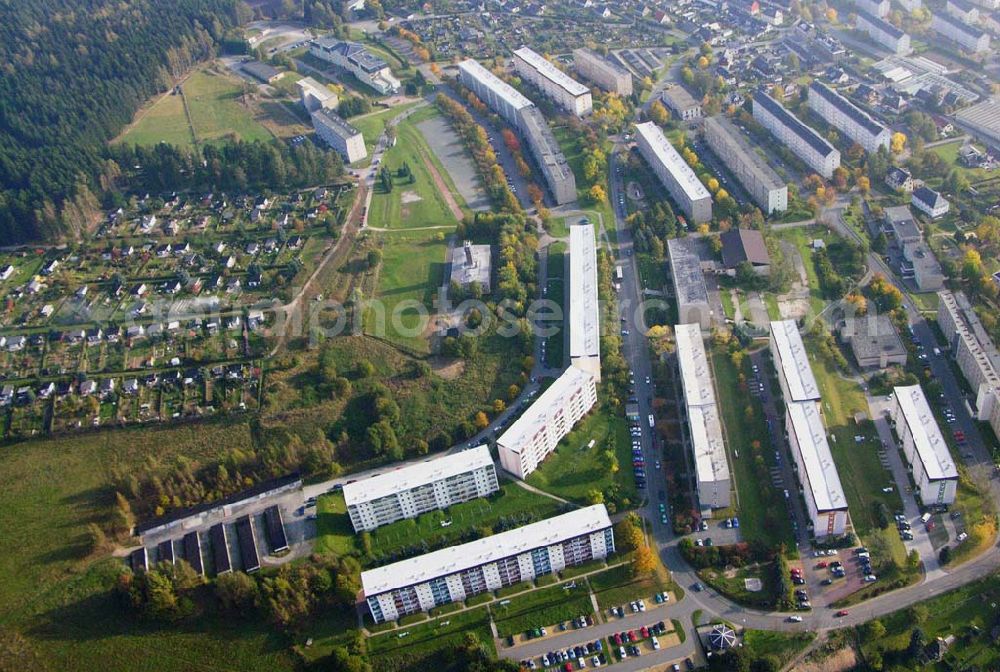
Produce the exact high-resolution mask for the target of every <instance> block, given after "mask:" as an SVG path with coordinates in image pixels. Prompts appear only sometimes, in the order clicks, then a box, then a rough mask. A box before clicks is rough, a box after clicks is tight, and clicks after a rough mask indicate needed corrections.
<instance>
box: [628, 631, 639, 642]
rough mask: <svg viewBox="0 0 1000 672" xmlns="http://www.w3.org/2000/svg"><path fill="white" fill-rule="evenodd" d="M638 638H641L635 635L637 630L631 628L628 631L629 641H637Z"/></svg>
mask: <svg viewBox="0 0 1000 672" xmlns="http://www.w3.org/2000/svg"><path fill="white" fill-rule="evenodd" d="M637 639H639V638H638V637H636V636H635V630H629V631H628V641H630V642H635V641H636V640H637Z"/></svg>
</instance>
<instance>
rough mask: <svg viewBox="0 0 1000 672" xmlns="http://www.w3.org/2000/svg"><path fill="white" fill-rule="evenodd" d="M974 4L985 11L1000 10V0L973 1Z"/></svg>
mask: <svg viewBox="0 0 1000 672" xmlns="http://www.w3.org/2000/svg"><path fill="white" fill-rule="evenodd" d="M973 2H974V3H975V4H977V5H979V6H980V7H982V8H984V9H1000V0H973Z"/></svg>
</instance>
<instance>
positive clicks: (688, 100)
mask: <svg viewBox="0 0 1000 672" xmlns="http://www.w3.org/2000/svg"><path fill="white" fill-rule="evenodd" d="M660 99H661V100H663V104H664V105H666V106H667V109H669V110H670V111H671V112H673V113H674V116H676V117H677V118H678V119H680V120H681V121H690V120H692V119H700V118H701V102H700V101H697V100H695V98H694V96H692V95H691V94H690V93H688V91H687V89H685V88H684V87H683V86H681V85H680V84H673V85H671V86H668V87H667V88H665V89H663V93H662V94H660Z"/></svg>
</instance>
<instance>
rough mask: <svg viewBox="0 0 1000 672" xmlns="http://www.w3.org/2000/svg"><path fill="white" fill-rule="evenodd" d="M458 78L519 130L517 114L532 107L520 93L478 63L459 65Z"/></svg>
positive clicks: (469, 60)
mask: <svg viewBox="0 0 1000 672" xmlns="http://www.w3.org/2000/svg"><path fill="white" fill-rule="evenodd" d="M458 78H459V80H460V81H461V82H462V84H464V85H465V86H466V87H468V88H469V89H471V90H472V92H473V93H475V94H476V95H477V96H478V97H479V99H480V100H481V101H483V103H485V104H486V105H487V106H488V107H489V108H490V109H491V110H493V111H494V112H496V113H497V114H499V115H500V116H501V117H503V118H504V120H505V121H506V122H507V123H508V124H510V125H511V126H513V127H514V128H521V121H520V119H519V118H518V114H517V113H518V112H519V111H520V110H522V109H524V108H526V107H531V106H533V105H534V103H532V102H531V101H530V100H528V99H527V98H525V97H524V96H523V95H522V94H521V92H520V91H518V90H517V89H515V88H514V87H513V86H511V85H510V84H508V83H507V82H505V81H503V80H502V79H500V78H499V77H497V76H496V75H494V74H493V73H492V72H490V71H489V70H487V69H486V68H485V67H483V66H482V65H481V64H480V63H479V62H478V61H474V60H472V59H468V60H465V61H462V62H461V63H459V64H458Z"/></svg>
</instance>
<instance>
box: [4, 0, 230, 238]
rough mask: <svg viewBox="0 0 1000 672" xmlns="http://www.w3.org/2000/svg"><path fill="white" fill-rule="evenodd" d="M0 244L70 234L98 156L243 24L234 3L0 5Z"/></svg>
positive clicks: (95, 182)
mask: <svg viewBox="0 0 1000 672" xmlns="http://www.w3.org/2000/svg"><path fill="white" fill-rule="evenodd" d="M0 15H2V16H3V21H0V71H2V76H0V242H2V243H11V242H18V241H24V240H32V239H38V238H49V237H54V236H58V235H62V234H73V233H74V232H76V231H79V230H81V229H82V228H83V227H85V226H86V225H87V224H88V223H89V222H88V218H89V217H92V216H93V215H94V206H95V205H96V204H97V203H98V200H97V197H96V196H95V195H94V194H95V193H96V194H98V195H99V194H100V193H101V191H102V188H101V184H100V183H99V175H100V167H101V163H102V153H103V152H104V151H105V146H106V144H107V142H108V141H109V140H110V139H111V138H113V137H114V136H115V135H117V134H118V132H119V131H120V130H121V129H122V128H123V127H124V126H125V125H126V124H127V123H129V121H131V119H132V117H133V115H134V114H135V112H136V111H137V110H138V109H139V107H140V106H141V105H142V104H143V103H144V102H145V101H146V100H147V99H148V98H150V97H151V96H152V95H154V94H156V93H157V92H159V91H163V90H165V89H166V88H167V87H168V86H169V85H170V83H171V81H172V80H173V78H175V77H177V76H179V75H181V74H182V73H183V72H185V71H186V70H187V69H188V68H190V67H191V66H192V65H193V64H194V63H196V62H198V61H200V60H203V59H205V58H207V57H209V56H211V55H213V54H214V52H215V45H216V44H217V43H218V42H219V41H220V40H222V39H223V37H224V35H225V33H226V31H227V30H229V29H230V28H232V27H234V26H236V25H238V24H239V23H240V22H242V21H244V20H247V19H248V18H249V9H248V8H247V7H246V5H244V4H243V3H242V2H240V1H239V0H170V1H166V0H134V1H130V2H115V1H113V0H46V1H45V2H42V1H41V0H0Z"/></svg>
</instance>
